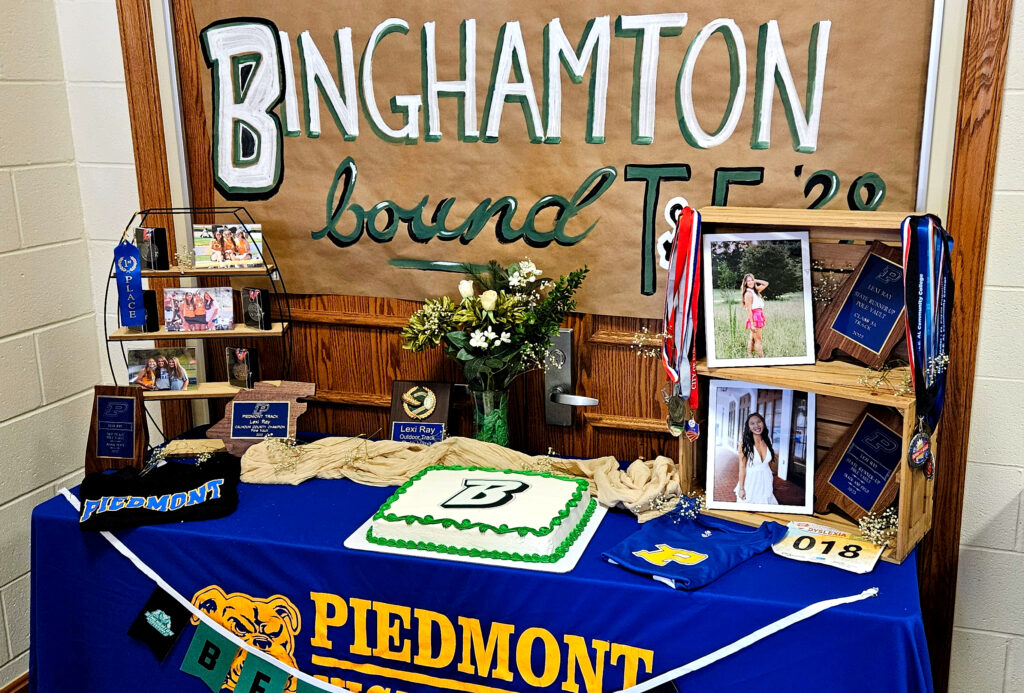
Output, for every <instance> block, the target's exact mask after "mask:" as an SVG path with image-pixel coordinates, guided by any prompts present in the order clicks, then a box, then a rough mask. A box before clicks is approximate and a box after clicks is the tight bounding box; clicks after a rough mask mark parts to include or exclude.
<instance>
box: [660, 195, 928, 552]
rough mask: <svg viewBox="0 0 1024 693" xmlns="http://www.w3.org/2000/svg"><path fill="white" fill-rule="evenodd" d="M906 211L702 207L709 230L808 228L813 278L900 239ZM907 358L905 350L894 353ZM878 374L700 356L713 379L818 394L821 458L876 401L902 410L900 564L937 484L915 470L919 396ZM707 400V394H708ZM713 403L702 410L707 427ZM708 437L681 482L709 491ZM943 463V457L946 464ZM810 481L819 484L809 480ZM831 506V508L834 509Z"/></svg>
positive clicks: (850, 526)
mask: <svg viewBox="0 0 1024 693" xmlns="http://www.w3.org/2000/svg"><path fill="white" fill-rule="evenodd" d="M905 217H906V214H905V213H893V212H842V211H827V210H795V209H761V208H732V207H707V208H705V209H702V210H701V220H702V227H703V231H704V233H705V234H712V233H742V232H750V231H768V230H780V231H807V232H808V236H809V239H810V244H811V262H812V265H813V266H814V271H813V273H812V277H814V278H815V280H816V279H817V275H819V274H821V273H822V272H823V271H824V272H830V271H836V270H840V271H841V270H844V269H848V268H852V266H854V265H855V264H856V263H857V262H858V261H859V259H860V258H861V257H862V256H863V255H864V253H865V252H867V248H868V246H869V245H870V244H871V243H872V242H874V241H876V240H877V241H882V242H884V243H887V244H890V245H896V246H898V245H899V244H900V224H901V223H902V222H903V219H904V218H905ZM894 356H895V357H896V358H899V350H898V349H897V351H896V352H894ZM870 373H876V372H875V371H872V370H871V369H869V368H866V367H864V366H860V365H857V364H853V363H849V362H847V361H842V360H835V361H829V362H818V363H816V364H814V365H806V366H753V367H739V368H709V367H708V365H707V363H705V362H704V361H698V363H697V374H698V375H699V376H701V378H700V379H701V381H702V383H703V384H704V385H705V387H704V388H703V389H704V391H705V393H706V383H707V379H709V378H711V379H725V380H738V381H743V382H749V383H755V384H758V385H767V386H769V387H779V388H786V389H791V390H801V391H804V392H813V393H815V394H816V395H818V398H817V402H818V407H817V411H816V414H815V419H816V420H815V433H816V435H815V445H816V447H817V450H816V451H815V453H816V454H815V457H816V459H817V460H820V459H821V457H822V456H823V455H824V454H825V452H826V451H827V450H828V448H829V447H831V445H832V444H833V443H834V442H835V441H837V440H838V439H839V438H840V437H841V436H842V434H843V433H844V432H845V431H846V430H847V428H848V427H849V426H850V425H851V424H852V422H854V421H855V420H856V419H857V417H858V415H859V413H860V412H861V411H862V410H863V409H864V408H865V407H866V406H868V405H879V406H884V407H891V408H893V409H895V410H896V411H897V412H898V413H899V414H900V416H901V417H902V420H903V431H902V434H903V435H902V437H903V449H902V453H901V454H902V462H901V463H900V467H899V469H898V470H897V472H896V474H897V475H898V480H899V494H898V500H897V510H898V513H899V529H898V532H897V537H896V543H895V545H892V546H889V547H888V548H887V549H886V551H885V552H884V553H883V554H882V558H883V560H886V561H890V562H894V563H899V562H902V561H903V559H904V558H906V557H907V555H909V553H910V551H911V550H912V549H913V548H914V546H916V545H917V543H918V542H919V541H920V540H921V538H922V537H924V535H925V534H926V533H927V532H928V530H929V529H931V526H932V506H933V494H934V486H935V485H934V482H932V481H928V480H927V479H926V478H925V475H924V474H923V473H922V472H921V471H920V470H916V469H912V468H911V467H910V466H909V465H908V464H907V462H906V459H907V451H908V448H909V445H910V439H911V437H912V436H913V434H914V423H915V421H916V412H917V402H916V400H915V399H914V396H913V395H912V394H903V393H899V392H896V391H895V390H894V389H892V388H888V389H887V388H885V387H884V386H882V387H879V388H878V389H876V390H873V389H872V387H870V386H869V385H865V384H862V383H861V382H860V378H861V377H862V376H864V375H865V374H870ZM905 373H906V369H905V368H902V369H900V368H897V369H894V370H893V371H891V373H890V375H889V381H890V382H892V383H895V384H901V383H902V382H903V379H904V376H905ZM702 400H703V402H705V405H704V406H705V407H706V402H707V397H706V396H705V397H702ZM706 417H707V410H706V408H704V409H702V411H700V412H698V418H702V419H704V427H705V428H706ZM706 446H707V438H706V436H701V437H700V438H699V439H698V441H697V443H690V442H689V441H687V440H686V438H685V437H684V438H681V439H680V442H679V465H680V481H681V483H682V484H683V486H684V488H687V489H688V490H689V491H690V492H702V490H703V487H704V481H705V479H704V478H703V476H704V473H705V469H706V467H705V465H704V460H705V458H706ZM938 449H939V435H938V432H937V433H936V434H935V435H933V436H932V452H933V454H935V455H936V459H938ZM938 466H939V467H940V468H941V462H939V465H938ZM805 483H809V484H813V483H814V480H813V479H812V478H808V479H807V480H806V481H805ZM830 510H831V508H830ZM706 512H707V513H708V514H709V515H713V516H716V517H722V518H725V519H729V520H733V521H735V522H740V523H742V524H748V525H755V526H756V525H759V524H760V523H761V522H763V521H765V520H775V521H777V522H780V523H782V524H786V523H789V522H793V521H799V520H805V521H806V520H811V521H814V522H818V523H820V524H823V525H828V526H830V527H833V528H835V529H838V530H841V531H847V532H857V531H858V527H857V523H856V522H854V521H852V520H850V519H849V518H848V517H846V516H845V515H842V514H840V513H839V512H828V513H824V514H814V515H790V514H782V513H760V512H759V513H753V512H746V511H732V510H708V511H706Z"/></svg>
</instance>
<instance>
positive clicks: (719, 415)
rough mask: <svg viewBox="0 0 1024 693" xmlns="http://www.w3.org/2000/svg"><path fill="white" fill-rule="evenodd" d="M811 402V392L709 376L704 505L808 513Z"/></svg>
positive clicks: (811, 479)
mask: <svg viewBox="0 0 1024 693" xmlns="http://www.w3.org/2000/svg"><path fill="white" fill-rule="evenodd" d="M814 404H815V400H814V393H808V392H800V391H796V390H785V389H782V388H777V387H775V388H773V387H767V386H763V385H755V384H753V383H744V382H740V381H734V380H712V381H711V383H710V388H709V397H708V464H707V486H706V488H707V496H706V497H707V504H708V508H711V509H718V510H751V511H771V512H779V513H803V514H810V513H811V512H812V509H813V502H814Z"/></svg>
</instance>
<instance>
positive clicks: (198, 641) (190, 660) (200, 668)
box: [181, 622, 241, 693]
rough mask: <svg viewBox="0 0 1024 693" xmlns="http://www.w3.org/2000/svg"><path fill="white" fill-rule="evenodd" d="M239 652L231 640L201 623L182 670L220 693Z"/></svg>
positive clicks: (214, 692) (186, 654) (215, 692)
mask: <svg viewBox="0 0 1024 693" xmlns="http://www.w3.org/2000/svg"><path fill="white" fill-rule="evenodd" d="M238 650H239V648H237V647H235V646H234V645H233V644H232V643H231V641H230V640H228V639H227V638H225V637H223V636H222V635H220V634H218V633H217V632H216V631H215V630H213V629H212V628H210V627H209V626H208V625H206V624H205V623H203V622H200V623H199V626H198V627H196V633H195V635H193V636H192V642H191V644H189V646H188V652H186V653H185V659H184V660H183V661H182V663H181V670H182V671H183V672H185V673H186V674H191V675H192V676H195V677H196V678H199V679H202V681H203V683H205V684H206V685H207V686H209V687H210V690H211V691H213V693H219V691H220V689H221V684H223V683H224V679H225V678H226V677H227V675H228V672H229V671H230V670H231V663H232V662H233V661H234V659H235V654H237V653H238ZM238 690H241V689H238Z"/></svg>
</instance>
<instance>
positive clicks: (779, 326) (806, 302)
mask: <svg viewBox="0 0 1024 693" xmlns="http://www.w3.org/2000/svg"><path fill="white" fill-rule="evenodd" d="M703 263H704V277H703V279H704V315H705V316H706V319H705V336H706V340H707V360H708V366H710V367H712V368H722V367H728V366H782V365H795V364H810V363H814V314H813V306H812V301H811V251H810V244H809V241H808V235H807V233H806V232H785V233H784V232H764V233H736V234H732V233H730V234H724V233H719V234H708V235H706V236H704V256H703Z"/></svg>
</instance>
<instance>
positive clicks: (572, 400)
mask: <svg viewBox="0 0 1024 693" xmlns="http://www.w3.org/2000/svg"><path fill="white" fill-rule="evenodd" d="M550 399H551V401H552V402H554V403H555V404H566V405H568V406H570V407H592V406H594V405H595V404H600V401H599V400H597V399H596V398H594V397H584V396H582V395H573V394H570V393H568V392H566V391H565V388H563V387H555V388H552V390H551V395H550Z"/></svg>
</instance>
